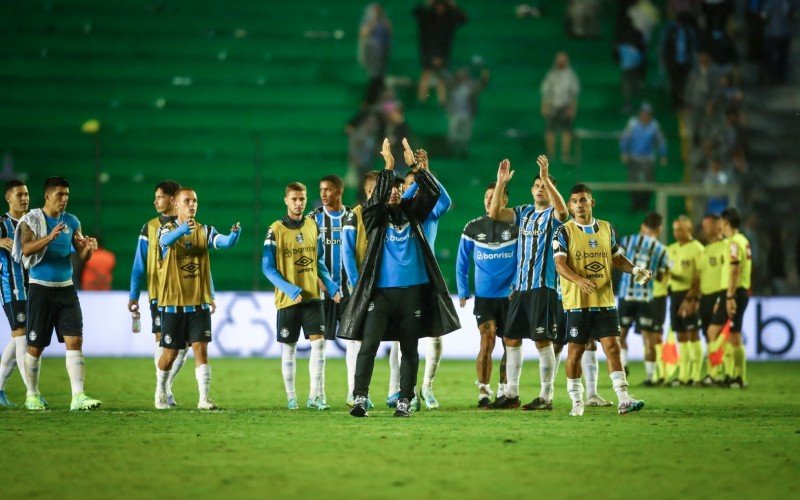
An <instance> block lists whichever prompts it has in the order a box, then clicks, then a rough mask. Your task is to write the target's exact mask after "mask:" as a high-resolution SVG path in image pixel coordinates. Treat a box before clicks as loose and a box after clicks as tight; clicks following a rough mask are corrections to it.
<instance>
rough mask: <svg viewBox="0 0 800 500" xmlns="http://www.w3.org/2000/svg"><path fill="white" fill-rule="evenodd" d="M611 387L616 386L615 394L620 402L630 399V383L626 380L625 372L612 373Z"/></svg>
mask: <svg viewBox="0 0 800 500" xmlns="http://www.w3.org/2000/svg"><path fill="white" fill-rule="evenodd" d="M611 385H613V386H614V392H616V393H617V399H619V401H625V400H626V399H630V396H628V381H627V380H626V379H625V372H624V371H619V372H611Z"/></svg>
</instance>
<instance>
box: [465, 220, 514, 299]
mask: <svg viewBox="0 0 800 500" xmlns="http://www.w3.org/2000/svg"><path fill="white" fill-rule="evenodd" d="M518 233H519V231H518V228H517V226H515V225H514V224H507V223H504V222H497V221H494V220H492V219H490V218H489V216H488V215H484V216H483V217H478V218H477V219H473V220H471V221H469V222H468V223H467V225H466V226H465V227H464V231H463V232H462V233H461V242H460V243H459V245H458V259H457V260H456V284H457V285H458V296H459V298H468V297H469V296H470V295H471V294H470V288H469V263H470V260H473V261H474V262H475V296H476V297H482V298H487V299H496V298H503V297H508V296H509V295H510V294H511V284H512V281H513V280H514V274H515V271H516V269H517V235H518Z"/></svg>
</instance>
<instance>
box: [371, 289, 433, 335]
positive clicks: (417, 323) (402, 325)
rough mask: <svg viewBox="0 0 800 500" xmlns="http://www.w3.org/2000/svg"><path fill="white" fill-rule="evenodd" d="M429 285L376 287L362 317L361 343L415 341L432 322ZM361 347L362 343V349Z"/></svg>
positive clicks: (425, 331)
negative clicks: (379, 340) (364, 315)
mask: <svg viewBox="0 0 800 500" xmlns="http://www.w3.org/2000/svg"><path fill="white" fill-rule="evenodd" d="M429 286H430V285H428V284H424V285H414V286H408V287H388V288H376V289H375V291H374V292H373V293H372V299H371V300H370V303H369V306H367V314H366V317H365V318H364V326H363V328H362V332H363V333H364V340H363V342H364V343H367V341H368V339H367V337H368V336H369V343H372V342H374V341H375V340H376V339H377V338H380V339H381V340H385V341H399V342H401V343H402V342H411V341H413V342H416V341H417V340H418V339H419V338H420V336H421V335H424V334H425V333H427V331H428V329H427V328H425V326H426V325H429V324H430V323H431V306H432V304H431V303H430V301H429V298H430V297H431V294H430V288H429ZM363 345H364V344H363V343H362V346H363Z"/></svg>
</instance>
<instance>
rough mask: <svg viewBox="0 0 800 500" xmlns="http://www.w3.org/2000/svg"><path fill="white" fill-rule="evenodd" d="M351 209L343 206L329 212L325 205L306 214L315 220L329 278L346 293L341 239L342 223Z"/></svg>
mask: <svg viewBox="0 0 800 500" xmlns="http://www.w3.org/2000/svg"><path fill="white" fill-rule="evenodd" d="M351 212H352V210H351V209H350V208H349V207H344V208H343V209H342V210H339V211H337V212H329V211H328V210H326V209H325V207H319V208H317V209H315V210H313V211H312V212H311V213H309V214H308V218H309V219H312V220H313V221H314V222H316V224H317V227H318V228H319V234H320V239H321V240H322V248H323V256H324V259H325V266H326V267H327V268H328V271H329V272H330V274H331V279H332V280H333V282H334V283H336V285H337V286H338V287H339V290H342V292H343V293H345V294H347V293H348V292H347V287H346V286H344V285H346V284H347V272H346V270H345V268H344V260H343V257H342V239H343V237H344V232H343V231H344V223H345V221H346V220H347V216H348V214H350V213H351Z"/></svg>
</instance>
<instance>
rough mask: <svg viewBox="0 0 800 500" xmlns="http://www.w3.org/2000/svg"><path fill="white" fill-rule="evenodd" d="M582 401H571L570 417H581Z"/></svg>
mask: <svg viewBox="0 0 800 500" xmlns="http://www.w3.org/2000/svg"><path fill="white" fill-rule="evenodd" d="M583 409H584V406H583V401H573V402H572V410H571V411H570V412H569V416H570V417H582V416H583Z"/></svg>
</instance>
